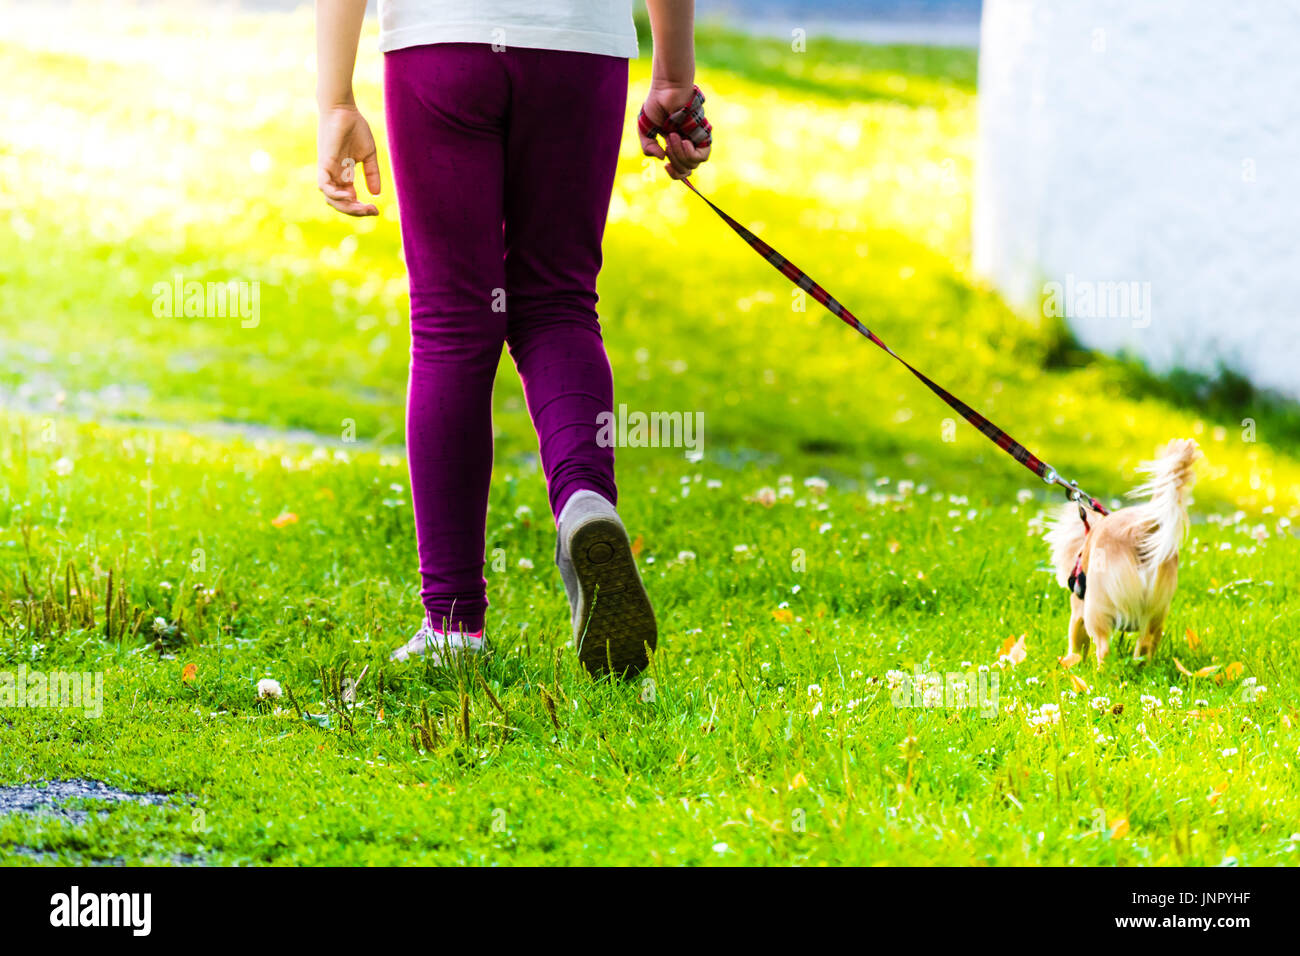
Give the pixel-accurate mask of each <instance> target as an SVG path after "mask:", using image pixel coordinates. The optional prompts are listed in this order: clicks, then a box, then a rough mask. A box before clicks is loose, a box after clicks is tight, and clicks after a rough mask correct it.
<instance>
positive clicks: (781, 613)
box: [772, 607, 794, 624]
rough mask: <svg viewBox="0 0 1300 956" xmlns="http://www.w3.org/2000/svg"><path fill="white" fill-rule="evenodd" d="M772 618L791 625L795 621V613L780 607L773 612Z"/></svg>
mask: <svg viewBox="0 0 1300 956" xmlns="http://www.w3.org/2000/svg"><path fill="white" fill-rule="evenodd" d="M772 618H773V619H774V620H776V621H778V622H780V623H781V624H789V623H791V622H792V621H793V620H794V612H793V611H791V610H790V609H789V608H788V607H779V608H777V609H776V610H775V611H773V612H772Z"/></svg>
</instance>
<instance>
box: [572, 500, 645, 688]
mask: <svg viewBox="0 0 1300 956" xmlns="http://www.w3.org/2000/svg"><path fill="white" fill-rule="evenodd" d="M555 563H556V565H557V566H558V567H559V569H560V577H561V578H563V579H564V590H565V591H566V592H567V593H568V595H569V614H570V616H571V617H572V620H573V645H574V647H576V648H577V650H578V660H580V661H582V663H583V666H584V667H586V668H587V670H589V671H590V672H591V673H593V674H598V675H599V674H605V673H610V672H613V673H615V674H619V675H622V676H625V677H629V676H631V675H633V674H636V673H637V672H638V671H640V670H641V669H642V668H644V667H645V666H646V664H648V663H649V654H648V651H650V650H654V647H655V644H656V643H657V642H658V630H657V629H656V627H655V613H654V608H652V607H651V606H650V598H649V596H648V595H647V594H646V592H645V586H644V585H643V584H642V583H641V575H640V574H638V573H637V569H636V561H635V559H634V558H633V557H632V545H631V543H630V542H629V541H628V537H627V531H626V530H624V528H623V522H622V521H621V520H620V519H619V516H618V512H616V511H615V510H614V506H613V505H611V504H610V503H609V502H608V501H606V500H605V499H604V498H603V497H602V496H600V495H598V494H596V493H595V492H594V491H578V492H575V493H574V495H573V496H572V497H571V498H570V499H569V501H568V502H567V503H566V504H565V506H564V509H563V511H561V513H560V528H559V535H558V537H557V539H556V542H555Z"/></svg>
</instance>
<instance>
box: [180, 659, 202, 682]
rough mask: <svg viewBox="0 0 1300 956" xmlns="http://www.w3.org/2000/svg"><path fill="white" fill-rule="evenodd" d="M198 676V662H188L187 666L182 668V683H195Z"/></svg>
mask: <svg viewBox="0 0 1300 956" xmlns="http://www.w3.org/2000/svg"><path fill="white" fill-rule="evenodd" d="M198 676H199V665H198V664H194V663H190V664H186V665H185V667H184V668H183V669H182V670H181V682H182V683H185V684H193V683H194V681H195V678H197V677H198Z"/></svg>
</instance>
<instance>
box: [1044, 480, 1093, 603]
mask: <svg viewBox="0 0 1300 956" xmlns="http://www.w3.org/2000/svg"><path fill="white" fill-rule="evenodd" d="M1087 534H1088V529H1087V528H1085V527H1084V525H1083V521H1082V519H1080V518H1079V506H1078V505H1076V504H1074V503H1073V502H1068V501H1067V502H1066V503H1065V504H1063V505H1061V507H1060V508H1059V509H1057V512H1056V516H1055V517H1054V518H1053V519H1052V522H1051V524H1050V525H1049V526H1048V528H1047V534H1046V535H1044V537H1045V538H1046V540H1047V546H1048V547H1049V548H1051V549H1052V570H1053V571H1055V572H1056V583H1057V584H1059V585H1060V586H1061V587H1063V588H1065V587H1069V586H1070V584H1069V581H1070V574H1071V573H1072V572H1073V571H1074V562H1075V561H1076V560H1078V557H1079V552H1080V551H1082V550H1083V539H1084V538H1085V537H1086V536H1087Z"/></svg>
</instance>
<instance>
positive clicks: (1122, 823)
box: [1110, 817, 1128, 840]
mask: <svg viewBox="0 0 1300 956" xmlns="http://www.w3.org/2000/svg"><path fill="white" fill-rule="evenodd" d="M1126 836H1128V817H1120V818H1119V819H1118V820H1116V821H1115V826H1114V828H1113V829H1112V830H1111V831H1110V838H1111V839H1112V840H1122V839H1124V837H1126Z"/></svg>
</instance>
